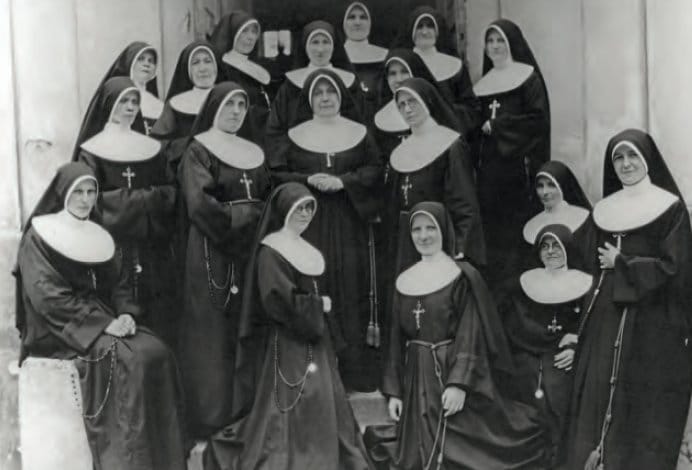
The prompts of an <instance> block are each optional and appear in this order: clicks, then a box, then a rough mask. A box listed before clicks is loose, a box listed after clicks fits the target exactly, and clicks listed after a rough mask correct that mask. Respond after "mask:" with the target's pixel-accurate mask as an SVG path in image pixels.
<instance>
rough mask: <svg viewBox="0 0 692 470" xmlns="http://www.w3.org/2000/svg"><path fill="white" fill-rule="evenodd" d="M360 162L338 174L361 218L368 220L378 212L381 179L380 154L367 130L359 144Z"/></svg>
mask: <svg viewBox="0 0 692 470" xmlns="http://www.w3.org/2000/svg"><path fill="white" fill-rule="evenodd" d="M361 148H362V157H361V164H360V165H359V166H358V167H357V168H354V169H353V170H351V171H349V172H347V173H344V174H342V175H339V178H341V181H342V182H343V183H344V190H345V191H346V194H347V195H348V198H349V199H350V200H351V203H352V204H353V207H354V208H355V209H356V211H358V215H360V217H361V219H363V220H368V219H370V218H372V217H374V216H375V215H377V214H378V213H379V212H380V208H381V199H380V198H379V197H378V195H379V194H380V193H381V188H380V187H379V186H380V185H381V180H382V154H381V153H380V150H379V147H378V146H377V144H376V143H375V139H374V138H373V136H372V134H370V132H368V133H367V134H366V136H365V139H364V141H363V143H362V144H361Z"/></svg>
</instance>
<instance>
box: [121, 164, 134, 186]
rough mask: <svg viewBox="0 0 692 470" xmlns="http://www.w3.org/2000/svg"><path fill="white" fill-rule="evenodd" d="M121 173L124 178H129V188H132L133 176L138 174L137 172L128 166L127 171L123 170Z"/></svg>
mask: <svg viewBox="0 0 692 470" xmlns="http://www.w3.org/2000/svg"><path fill="white" fill-rule="evenodd" d="M121 174H122V176H123V177H124V178H127V189H131V188H132V178H134V177H135V176H137V173H135V172H134V171H132V169H131V168H130V167H129V166H128V167H127V168H125V171H123V172H122V173H121Z"/></svg>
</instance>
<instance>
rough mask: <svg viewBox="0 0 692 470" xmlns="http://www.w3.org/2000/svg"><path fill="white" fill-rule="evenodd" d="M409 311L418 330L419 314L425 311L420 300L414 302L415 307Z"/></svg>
mask: <svg viewBox="0 0 692 470" xmlns="http://www.w3.org/2000/svg"><path fill="white" fill-rule="evenodd" d="M411 313H413V318H415V319H416V330H420V316H421V315H423V314H424V313H425V309H424V308H423V304H422V303H421V301H420V300H419V301H418V303H416V308H414V309H413V310H411Z"/></svg>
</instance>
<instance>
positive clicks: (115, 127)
mask: <svg viewBox="0 0 692 470" xmlns="http://www.w3.org/2000/svg"><path fill="white" fill-rule="evenodd" d="M81 147H82V149H84V150H86V151H87V152H89V153H91V154H93V155H96V156H97V157H101V158H104V159H106V160H111V161H114V162H138V161H143V160H149V159H150V158H153V157H154V156H156V154H158V153H159V151H160V150H161V143H160V142H159V141H157V140H155V139H152V138H151V137H147V136H146V135H144V134H140V133H139V132H136V131H133V130H132V129H130V128H127V129H123V128H122V127H121V126H120V125H119V124H115V123H112V122H109V123H108V124H106V126H105V127H104V128H103V130H102V131H101V132H99V133H98V134H96V135H95V136H93V137H92V138H90V139H88V140H86V141H85V142H83V143H82V145H81Z"/></svg>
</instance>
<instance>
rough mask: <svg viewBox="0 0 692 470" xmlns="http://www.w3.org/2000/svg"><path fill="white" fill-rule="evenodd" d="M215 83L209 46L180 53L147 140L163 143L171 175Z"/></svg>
mask: <svg viewBox="0 0 692 470" xmlns="http://www.w3.org/2000/svg"><path fill="white" fill-rule="evenodd" d="M218 81H219V73H218V59H217V54H216V52H215V51H214V49H213V47H212V45H211V44H210V43H208V42H206V41H194V42H191V43H190V44H188V45H187V46H185V48H184V49H183V50H182V51H181V52H180V56H179V57H178V63H177V65H176V66H175V71H174V72H173V77H172V78H171V85H170V87H169V88H168V95H166V103H165V104H164V106H163V111H162V113H161V116H160V117H159V119H158V120H157V121H156V124H154V127H153V128H152V130H151V136H152V137H155V138H157V139H160V140H164V141H167V145H166V154H167V156H168V160H169V163H170V164H171V171H172V172H173V174H176V173H177V168H178V165H179V164H180V157H181V156H182V153H183V151H184V150H185V146H186V145H187V140H188V137H189V135H190V130H191V129H192V124H193V123H194V122H195V119H196V118H197V114H198V113H199V110H200V109H201V108H202V103H204V100H206V99H207V95H208V94H209V91H210V90H211V89H212V87H213V86H214V84H215V83H217V82H218Z"/></svg>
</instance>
